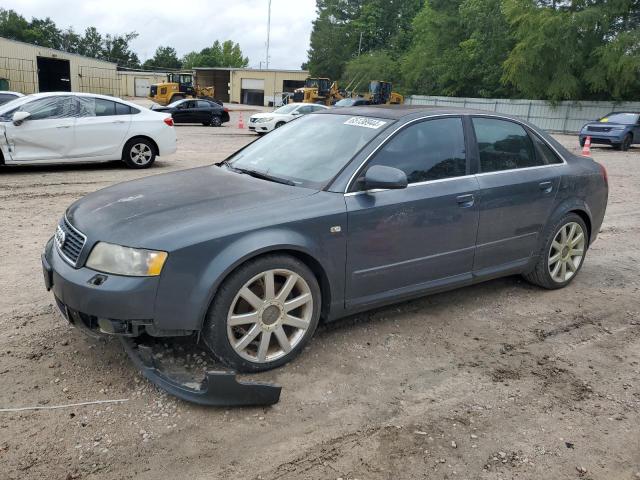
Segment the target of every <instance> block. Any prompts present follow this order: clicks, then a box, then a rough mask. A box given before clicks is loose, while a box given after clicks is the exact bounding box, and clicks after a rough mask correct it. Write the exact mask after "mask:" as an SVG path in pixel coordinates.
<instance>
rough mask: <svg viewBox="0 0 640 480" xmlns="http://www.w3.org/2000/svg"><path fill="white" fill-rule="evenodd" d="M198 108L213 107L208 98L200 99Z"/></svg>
mask: <svg viewBox="0 0 640 480" xmlns="http://www.w3.org/2000/svg"><path fill="white" fill-rule="evenodd" d="M198 108H211V104H210V103H209V102H207V101H206V100H198Z"/></svg>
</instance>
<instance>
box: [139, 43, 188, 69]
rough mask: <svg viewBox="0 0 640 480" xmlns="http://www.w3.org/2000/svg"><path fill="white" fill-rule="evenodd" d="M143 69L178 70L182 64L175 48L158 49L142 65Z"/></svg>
mask: <svg viewBox="0 0 640 480" xmlns="http://www.w3.org/2000/svg"><path fill="white" fill-rule="evenodd" d="M142 66H143V67H144V68H156V69H159V68H169V69H176V70H177V69H180V68H181V67H182V62H180V60H179V59H178V54H177V52H176V50H175V48H172V47H158V48H157V49H156V53H155V54H154V55H153V57H151V58H150V59H149V60H147V61H146V62H144V64H143V65H142Z"/></svg>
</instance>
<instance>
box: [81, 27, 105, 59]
mask: <svg viewBox="0 0 640 480" xmlns="http://www.w3.org/2000/svg"><path fill="white" fill-rule="evenodd" d="M102 43H103V39H102V35H101V34H100V32H98V30H97V29H96V27H88V28H87V29H86V30H85V31H84V35H83V36H82V39H81V40H80V45H79V48H78V53H79V54H80V55H86V56H87V57H93V58H100V55H101V54H102Z"/></svg>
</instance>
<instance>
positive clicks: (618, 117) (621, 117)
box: [599, 113, 639, 125]
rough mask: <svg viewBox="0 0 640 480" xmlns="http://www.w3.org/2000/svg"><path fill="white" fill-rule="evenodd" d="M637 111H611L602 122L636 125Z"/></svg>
mask: <svg viewBox="0 0 640 480" xmlns="http://www.w3.org/2000/svg"><path fill="white" fill-rule="evenodd" d="M638 117H639V114H637V113H610V114H609V115H606V116H604V117H602V118H601V119H600V120H599V121H600V122H608V123H621V124H623V125H635V124H636V123H637V122H638Z"/></svg>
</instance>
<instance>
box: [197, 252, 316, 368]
mask: <svg viewBox="0 0 640 480" xmlns="http://www.w3.org/2000/svg"><path fill="white" fill-rule="evenodd" d="M269 279H270V280H269ZM247 299H249V300H247ZM294 302H295V303H294ZM292 303H293V304H292ZM320 305H321V293H320V287H319V285H318V281H317V279H316V277H315V275H314V274H313V272H312V271H311V270H310V269H309V267H307V266H306V265H305V264H304V263H302V262H301V261H300V260H298V259H296V258H293V257H290V256H288V255H279V254H275V255H265V256H263V257H259V258H257V259H254V260H251V261H249V262H247V263H246V264H244V265H242V266H241V267H239V268H238V269H237V270H236V271H235V272H233V273H232V274H231V275H229V277H228V278H227V279H226V280H225V281H224V282H223V284H222V286H221V287H220V288H219V289H218V291H217V292H216V295H215V297H214V299H213V302H212V304H211V306H210V308H209V312H208V313H207V317H206V320H205V325H204V328H203V331H202V338H203V340H204V343H205V344H206V345H207V347H208V348H209V350H210V351H211V352H212V353H213V355H214V356H215V357H216V358H217V359H218V360H220V361H221V362H222V363H224V364H225V365H227V366H229V367H231V368H233V369H235V370H237V371H239V372H261V371H264V370H270V369H272V368H276V367H279V366H281V365H284V364H285V363H287V362H289V361H291V360H292V359H293V358H295V357H296V356H297V355H298V354H299V353H300V352H301V351H302V349H303V348H304V347H305V345H306V344H307V343H308V342H309V340H310V339H311V337H312V336H313V334H314V332H315V330H316V327H317V326H318V321H319V319H320ZM232 343H233V344H232Z"/></svg>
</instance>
